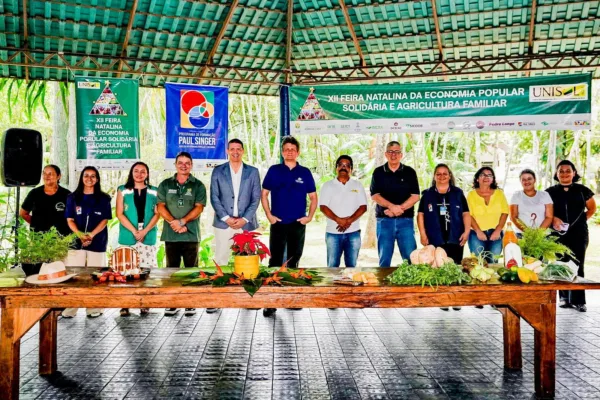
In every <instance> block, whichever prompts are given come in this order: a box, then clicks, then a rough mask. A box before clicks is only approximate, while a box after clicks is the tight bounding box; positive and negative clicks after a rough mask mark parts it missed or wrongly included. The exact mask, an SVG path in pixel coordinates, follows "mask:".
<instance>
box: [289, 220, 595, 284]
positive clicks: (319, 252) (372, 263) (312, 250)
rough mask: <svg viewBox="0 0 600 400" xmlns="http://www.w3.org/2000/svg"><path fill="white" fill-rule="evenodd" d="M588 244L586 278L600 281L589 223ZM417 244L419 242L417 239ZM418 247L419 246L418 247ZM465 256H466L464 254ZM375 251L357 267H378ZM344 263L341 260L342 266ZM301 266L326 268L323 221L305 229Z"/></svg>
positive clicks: (396, 256) (363, 253)
mask: <svg viewBox="0 0 600 400" xmlns="http://www.w3.org/2000/svg"><path fill="white" fill-rule="evenodd" d="M589 227H590V244H589V246H588V251H587V254H586V263H585V265H586V268H585V272H586V277H588V278H590V279H592V280H595V281H600V225H596V224H594V223H593V222H590V225H589ZM361 228H362V232H363V233H364V231H365V228H366V219H365V218H363V219H362V220H361ZM417 243H419V240H418V238H417ZM419 247H420V245H419ZM465 254H467V253H466V252H465ZM378 260H379V258H378V256H377V249H376V248H373V249H365V248H363V249H361V250H360V253H359V257H358V265H359V266H360V267H365V268H366V267H377V266H378ZM401 262H402V257H400V253H399V252H398V248H397V247H396V251H395V252H394V257H393V259H392V264H393V265H398V264H400V263H401ZM343 263H344V261H343V259H342V265H343ZM300 264H301V266H303V267H326V266H327V249H326V247H325V221H319V222H311V223H310V224H309V225H308V226H307V229H306V242H305V245H304V255H303V256H302V261H301V263H300Z"/></svg>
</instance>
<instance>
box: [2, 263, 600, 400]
mask: <svg viewBox="0 0 600 400" xmlns="http://www.w3.org/2000/svg"><path fill="white" fill-rule="evenodd" d="M394 269H395V268H373V269H363V270H367V271H371V272H374V273H375V274H376V275H377V276H378V278H379V280H380V282H381V283H380V285H374V286H356V287H351V286H342V285H335V284H333V282H332V279H333V277H334V276H336V275H337V274H340V273H341V270H338V269H320V270H319V271H320V272H321V274H322V275H323V276H324V279H323V281H321V282H319V283H317V284H315V285H313V286H286V287H274V286H268V287H262V288H261V289H260V290H259V291H258V292H257V293H256V294H255V295H254V297H250V296H249V295H248V294H247V293H246V292H245V291H244V290H243V289H242V288H241V287H239V286H227V287H221V288H213V287H210V286H183V285H182V281H181V280H179V279H170V274H171V273H172V271H169V270H164V269H163V270H155V271H153V272H152V274H151V276H150V277H149V278H148V279H147V280H145V281H134V282H131V283H126V284H117V283H111V284H107V283H103V284H96V283H94V282H93V281H92V280H91V278H90V276H89V272H90V270H85V269H74V271H75V272H78V273H79V275H78V276H77V277H75V278H74V279H73V280H71V281H68V282H64V283H61V284H56V285H45V286H35V285H29V284H26V283H16V282H15V283H13V284H12V285H11V284H6V283H0V306H1V319H0V323H1V330H0V371H2V373H1V374H0V393H4V395H3V396H2V397H3V398H5V399H17V398H18V396H19V350H20V340H21V338H22V337H23V335H24V334H25V333H27V331H28V330H29V329H31V327H33V326H34V325H35V324H36V322H38V321H40V333H39V337H40V347H39V359H40V361H39V373H40V374H51V373H53V372H55V371H56V370H57V362H56V359H57V358H56V348H57V347H56V343H57V329H56V328H57V319H58V316H59V313H60V310H61V309H63V308H67V307H77V308H84V307H98V308H142V307H145V308H167V307H177V308H208V307H215V308H265V307H271V308H296V307H302V308H326V307H327V308H333V307H338V308H363V307H379V308H388V307H394V308H395V307H399V308H405V307H448V306H476V305H487V304H493V305H496V306H497V307H498V310H499V311H500V312H501V313H502V316H503V330H504V366H505V367H506V368H509V369H521V368H522V357H521V329H520V318H523V319H524V320H525V321H527V322H528V323H529V324H530V325H531V326H532V327H533V329H534V330H535V361H534V364H535V392H536V395H537V396H538V397H546V398H551V397H553V396H554V385H555V377H554V374H555V368H556V365H555V360H556V343H555V341H556V291H557V290H573V289H600V283H595V282H592V281H589V280H585V279H580V278H578V280H577V281H576V282H575V283H562V282H556V283H549V282H548V283H547V282H539V283H530V284H527V285H526V284H520V283H519V284H500V283H496V284H477V285H476V284H469V285H462V286H449V287H447V286H444V287H439V288H438V289H437V290H432V289H431V288H429V287H424V288H422V287H419V286H390V285H388V284H386V282H385V281H384V280H383V278H384V277H385V276H387V275H388V274H390V273H391V272H392V271H394ZM1 285H4V286H1Z"/></svg>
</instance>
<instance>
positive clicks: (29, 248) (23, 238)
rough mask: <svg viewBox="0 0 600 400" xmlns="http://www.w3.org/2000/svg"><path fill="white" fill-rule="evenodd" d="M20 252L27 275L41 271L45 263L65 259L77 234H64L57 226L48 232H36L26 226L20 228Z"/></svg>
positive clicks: (20, 259) (19, 257) (19, 258)
mask: <svg viewBox="0 0 600 400" xmlns="http://www.w3.org/2000/svg"><path fill="white" fill-rule="evenodd" d="M18 240H19V243H18V248H19V254H18V255H17V261H18V262H20V263H21V268H22V269H23V272H25V275H27V276H29V275H35V274H37V273H39V271H40V268H41V266H42V264H43V263H52V262H55V261H63V260H64V259H66V258H67V255H68V254H69V249H70V248H71V245H72V244H73V242H74V241H75V234H71V235H67V236H62V235H61V234H60V233H58V231H57V230H56V228H54V227H52V228H51V229H50V230H49V231H48V232H34V231H32V230H30V229H28V228H26V227H22V228H21V229H19V233H18Z"/></svg>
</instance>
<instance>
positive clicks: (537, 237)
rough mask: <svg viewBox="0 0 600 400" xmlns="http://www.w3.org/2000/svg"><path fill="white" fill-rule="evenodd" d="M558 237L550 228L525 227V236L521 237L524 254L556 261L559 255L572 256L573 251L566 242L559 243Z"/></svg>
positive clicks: (520, 245)
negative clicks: (553, 234) (551, 232)
mask: <svg viewBox="0 0 600 400" xmlns="http://www.w3.org/2000/svg"><path fill="white" fill-rule="evenodd" d="M557 240H558V237H556V236H552V235H550V230H549V229H544V228H529V227H525V230H524V231H523V237H522V238H521V239H519V242H518V243H519V247H521V250H522V251H523V255H525V256H529V257H533V258H536V259H538V260H545V261H547V262H552V261H556V260H557V258H558V256H562V255H568V256H572V255H573V252H572V251H571V250H570V249H569V248H568V247H567V246H565V245H564V244H561V243H557Z"/></svg>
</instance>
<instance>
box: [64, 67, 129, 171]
mask: <svg viewBox="0 0 600 400" xmlns="http://www.w3.org/2000/svg"><path fill="white" fill-rule="evenodd" d="M138 89H139V85H138V81H137V80H134V79H114V78H86V77H76V78H75V100H76V104H77V158H76V162H75V168H76V169H77V170H78V171H80V170H82V169H83V168H84V167H85V166H88V165H93V166H95V167H97V168H100V169H128V168H129V167H130V166H131V165H132V164H133V163H134V162H136V161H137V160H139V159H140V140H139V117H138V112H139V100H138Z"/></svg>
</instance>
